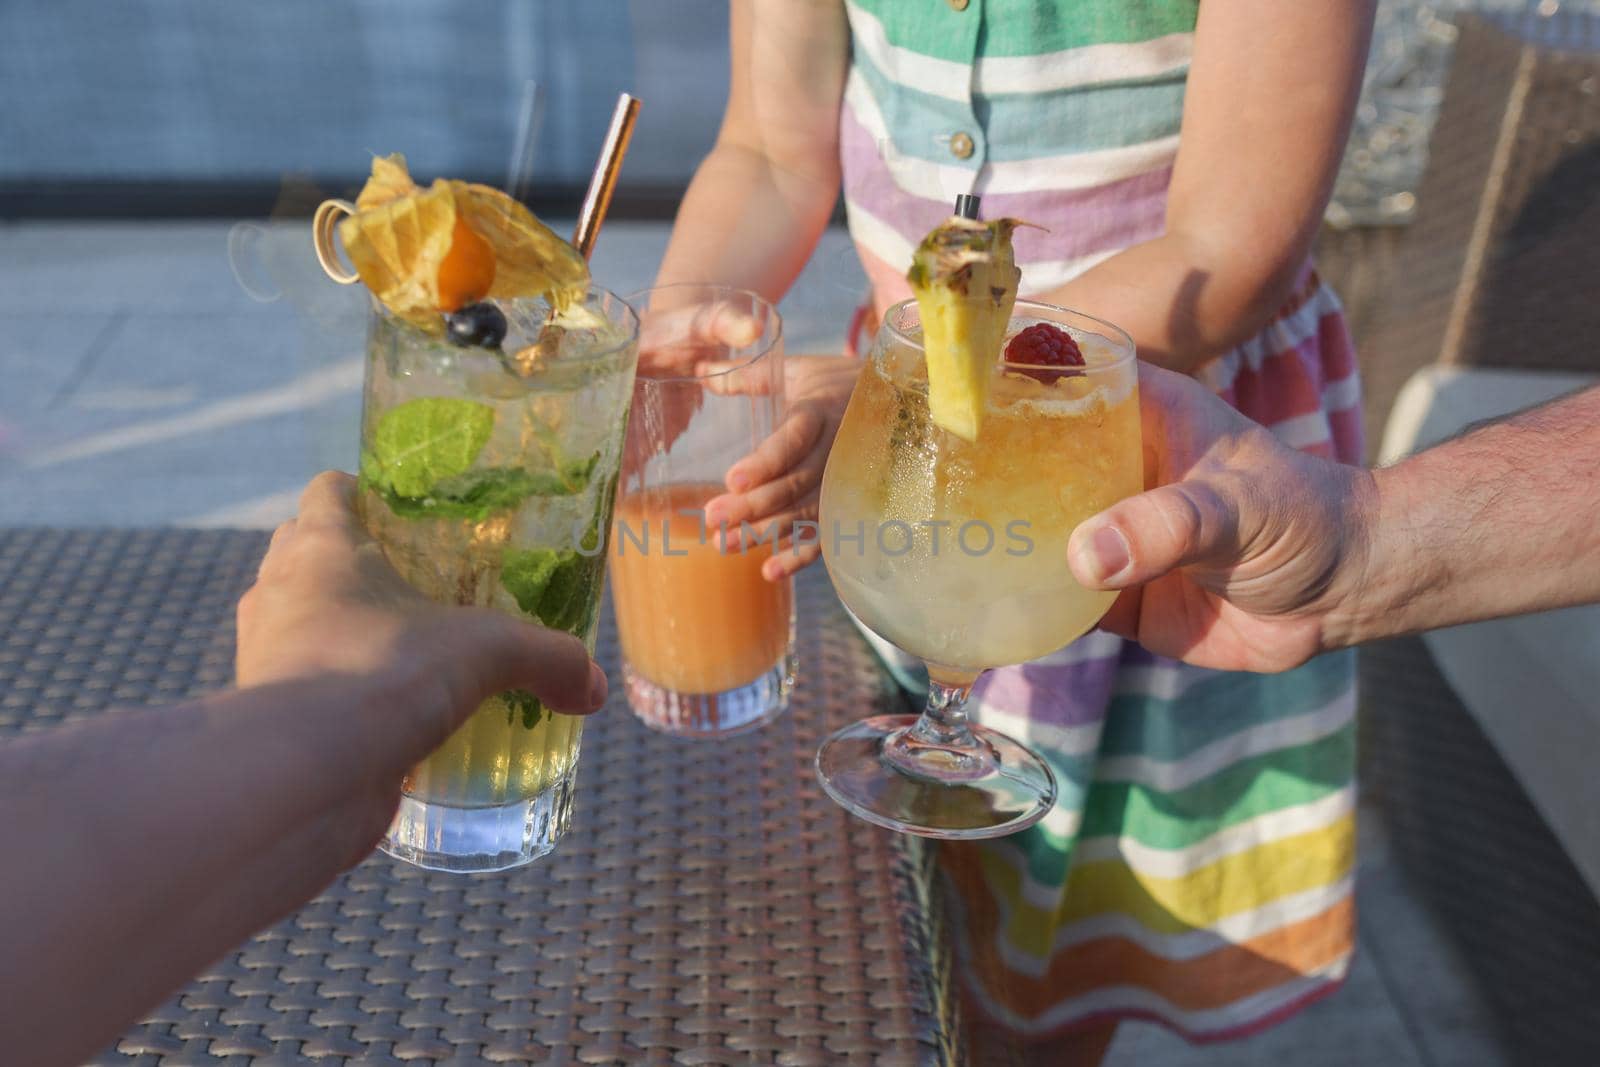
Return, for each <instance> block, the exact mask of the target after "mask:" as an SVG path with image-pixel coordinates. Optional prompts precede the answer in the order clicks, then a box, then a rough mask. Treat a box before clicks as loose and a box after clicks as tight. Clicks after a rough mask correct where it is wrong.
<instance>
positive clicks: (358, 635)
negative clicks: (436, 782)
mask: <svg viewBox="0 0 1600 1067" xmlns="http://www.w3.org/2000/svg"><path fill="white" fill-rule="evenodd" d="M354 492H355V480H354V479H353V478H351V477H350V476H349V475H346V474H338V473H334V472H328V473H324V474H320V475H318V476H317V477H316V479H315V480H313V481H312V482H311V484H310V485H309V486H307V487H306V490H305V493H304V495H302V496H301V498H300V513H299V516H298V517H297V518H294V519H290V520H289V521H288V522H286V523H284V524H283V525H282V526H280V527H278V529H277V532H276V533H274V534H273V535H272V544H271V546H270V547H269V548H268V550H267V554H266V558H264V559H263V560H262V561H261V570H260V572H259V575H258V577H257V579H256V584H255V585H254V586H252V587H251V588H250V590H249V591H248V592H247V593H245V595H244V597H243V598H242V599H241V600H240V601H239V610H238V620H239V647H238V682H239V685H240V686H241V687H253V686H260V685H267V684H271V683H275V682H289V681H298V680H302V679H309V678H315V677H318V676H327V675H343V676H347V677H365V678H369V679H371V680H372V681H373V683H374V684H376V685H380V686H382V687H383V688H385V689H390V688H392V689H393V690H394V691H396V692H400V693H404V694H406V698H405V699H404V700H402V701H396V702H395V703H394V706H393V707H392V709H391V711H390V714H391V715H393V716H394V718H395V720H396V721H395V723H394V725H395V726H396V727H398V726H400V725H402V724H404V725H406V726H408V727H411V728H410V729H405V730H399V729H395V730H392V731H386V732H387V733H390V734H391V735H393V736H396V737H399V736H406V737H414V738H417V741H416V742H414V743H415V744H423V745H426V744H428V743H429V741H430V740H431V743H432V744H434V745H437V744H438V743H439V742H442V741H443V740H444V738H445V737H446V736H448V734H449V732H450V730H451V729H453V728H454V727H455V726H456V725H458V724H459V723H460V722H461V721H462V720H463V719H465V718H466V716H467V715H468V714H470V713H471V712H472V710H473V708H475V707H476V706H477V704H478V703H479V702H480V701H481V700H483V699H484V698H486V697H488V696H491V695H493V694H494V693H497V692H500V691H501V690H504V689H511V688H523V689H528V690H531V691H532V692H533V693H534V694H536V695H537V696H538V697H539V698H540V699H541V700H543V701H544V702H545V703H546V704H548V705H550V706H551V707H553V708H558V709H560V710H562V711H566V712H569V713H583V712H588V711H592V710H594V709H595V708H597V707H599V706H600V705H601V704H602V703H604V701H605V693H606V681H605V675H604V674H603V673H602V672H601V671H600V668H599V667H598V666H596V665H595V664H593V663H591V662H590V660H589V656H588V654H587V652H586V651H585V650H584V647H583V644H582V642H580V641H579V640H578V639H577V638H576V637H573V636H571V635H569V634H564V633H558V632H555V631H552V630H546V629H544V628H543V627H540V626H535V625H532V624H531V623H526V622H522V621H519V620H517V619H514V618H511V617H510V616H508V615H504V614H501V613H500V612H496V611H491V610H489V609H487V608H463V607H447V606H443V605H439V604H434V603H433V602H431V601H429V600H427V599H426V598H424V597H423V596H422V595H421V594H420V593H417V592H416V591H415V590H413V589H412V588H411V587H410V586H409V585H407V584H406V583H405V582H404V581H403V580H401V578H400V576H399V575H398V574H396V573H395V571H394V569H393V568H392V567H391V566H390V565H389V563H388V562H387V561H386V560H385V559H384V558H383V551H382V549H381V548H380V547H379V546H378V544H377V542H375V541H374V540H372V538H370V537H368V536H367V534H366V533H365V531H363V530H362V528H361V525H360V523H359V522H358V521H357V519H356V515H355V510H354V506H353V494H354ZM427 751H428V749H427V748H423V749H422V750H421V751H406V752H395V753H393V754H392V755H391V756H390V758H391V759H393V760H396V761H399V762H397V763H396V765H395V766H394V768H393V770H394V775H395V777H396V779H397V780H398V777H399V775H400V774H401V773H403V772H404V770H405V767H406V766H407V762H406V761H408V760H415V759H420V758H421V757H422V756H424V755H426V754H427Z"/></svg>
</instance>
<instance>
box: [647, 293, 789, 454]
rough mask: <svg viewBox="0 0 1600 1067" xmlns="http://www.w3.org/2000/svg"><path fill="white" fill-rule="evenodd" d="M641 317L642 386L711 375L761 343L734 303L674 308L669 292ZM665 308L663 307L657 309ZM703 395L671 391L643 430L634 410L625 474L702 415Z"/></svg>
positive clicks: (757, 329)
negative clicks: (735, 352)
mask: <svg viewBox="0 0 1600 1067" xmlns="http://www.w3.org/2000/svg"><path fill="white" fill-rule="evenodd" d="M662 292H664V293H665V294H666V296H665V297H663V298H660V299H659V301H657V300H655V299H653V300H652V305H653V306H651V307H649V308H647V309H646V310H645V311H644V313H643V314H642V315H640V317H639V374H638V379H639V381H641V382H645V381H650V380H661V381H668V382H670V381H672V380H673V379H680V378H682V379H693V378H698V377H701V376H703V375H705V374H708V373H714V372H715V369H716V368H718V367H720V366H721V365H722V364H720V363H719V362H718V361H719V360H723V359H726V358H727V355H728V350H729V349H737V348H743V347H744V346H746V345H751V344H754V343H755V342H756V341H757V340H759V339H760V337H761V333H762V329H763V324H762V323H761V322H760V321H759V320H758V319H756V318H755V317H754V316H752V315H751V314H750V313H749V311H748V310H746V309H744V308H742V307H739V306H738V305H737V304H733V303H704V302H697V303H691V302H688V300H689V294H687V293H685V294H684V295H683V297H682V299H683V300H684V301H685V302H684V303H682V304H681V305H680V306H672V300H673V298H672V289H671V287H668V288H667V289H665V290H662ZM658 303H659V304H664V305H666V306H665V307H662V306H655V305H657V304H658ZM703 399H704V394H703V392H702V391H701V390H699V389H696V388H693V387H684V386H676V387H673V386H669V387H668V388H667V391H666V393H665V394H664V398H663V399H660V400H659V403H658V406H657V408H656V409H655V411H654V413H653V415H652V421H651V422H650V423H649V424H648V425H646V424H645V422H644V420H642V419H641V418H640V416H639V413H638V409H637V407H636V408H635V412H634V415H633V417H632V418H630V419H629V422H628V434H627V440H626V443H625V444H624V446H623V449H624V456H625V459H624V461H623V469H624V470H638V469H640V468H641V467H643V466H644V464H645V462H646V461H647V460H649V458H650V457H651V456H652V455H654V454H655V453H656V452H658V451H665V450H666V449H669V448H671V447H672V445H673V442H675V441H677V439H678V438H679V437H681V436H682V435H683V433H684V431H686V430H687V429H688V428H689V424H690V423H691V422H692V421H694V417H695V415H696V414H697V413H698V412H699V411H700V408H701V406H702V401H703Z"/></svg>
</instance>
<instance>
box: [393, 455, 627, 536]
mask: <svg viewBox="0 0 1600 1067" xmlns="http://www.w3.org/2000/svg"><path fill="white" fill-rule="evenodd" d="M369 455H370V454H363V455H362V457H361V477H362V482H363V484H368V485H376V486H377V487H378V489H379V491H380V492H382V493H383V496H384V499H385V500H386V501H387V502H388V504H389V510H390V511H392V512H394V513H395V514H396V515H399V516H400V517H401V518H407V519H421V518H436V519H467V520H469V521H471V522H482V521H483V520H484V519H487V518H488V517H489V516H490V515H492V514H494V513H495V512H497V511H510V510H512V509H514V508H516V507H517V506H518V505H520V504H521V503H522V502H523V501H524V500H527V499H528V498H529V497H534V496H571V495H573V494H575V493H581V492H582V491H583V490H584V489H585V488H586V487H587V486H588V484H589V478H590V476H591V475H592V474H593V473H594V467H595V464H596V463H598V462H599V461H600V453H598V452H596V453H594V454H593V455H591V456H590V457H589V458H587V459H582V460H569V461H567V462H565V463H563V464H561V465H560V467H559V468H557V469H556V470H537V471H530V470H525V469H523V468H521V467H489V468H486V469H484V470H474V471H466V472H464V473H461V474H457V475H454V476H452V477H449V478H445V479H442V480H441V481H439V482H437V483H436V484H434V485H433V486H431V487H430V488H429V489H428V490H427V491H426V492H425V493H424V494H423V495H421V496H412V495H405V494H401V493H398V492H396V491H394V490H393V489H387V488H385V486H384V484H383V478H382V475H381V472H380V471H379V470H378V469H377V460H376V457H373V458H372V460H371V462H370V464H369V461H368V457H369Z"/></svg>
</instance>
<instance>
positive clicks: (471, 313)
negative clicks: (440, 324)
mask: <svg viewBox="0 0 1600 1067" xmlns="http://www.w3.org/2000/svg"><path fill="white" fill-rule="evenodd" d="M444 327H445V333H446V334H447V335H448V336H449V338H450V343H451V344H453V345H461V346H463V347H466V346H469V345H472V346H476V347H479V348H499V347H500V342H501V341H504V340H505V339H506V316H505V313H504V312H502V311H501V310H500V309H499V308H497V307H495V306H494V305H493V304H468V305H467V306H466V307H464V308H462V309H461V310H460V311H456V312H453V313H451V314H449V315H446V316H445V317H444Z"/></svg>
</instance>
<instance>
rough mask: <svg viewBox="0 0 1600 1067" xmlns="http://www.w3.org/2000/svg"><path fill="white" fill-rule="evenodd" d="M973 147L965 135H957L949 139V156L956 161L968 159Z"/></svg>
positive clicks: (970, 140)
mask: <svg viewBox="0 0 1600 1067" xmlns="http://www.w3.org/2000/svg"><path fill="white" fill-rule="evenodd" d="M974 147H976V146H974V145H973V143H972V138H971V137H970V136H968V135H967V134H964V133H958V134H956V135H954V136H953V137H951V138H950V154H951V155H952V156H955V157H956V158H957V159H970V158H971V157H972V150H973V148H974Z"/></svg>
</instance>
